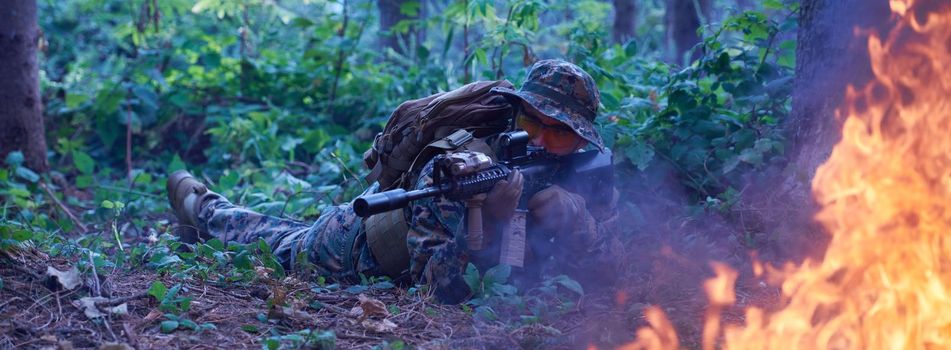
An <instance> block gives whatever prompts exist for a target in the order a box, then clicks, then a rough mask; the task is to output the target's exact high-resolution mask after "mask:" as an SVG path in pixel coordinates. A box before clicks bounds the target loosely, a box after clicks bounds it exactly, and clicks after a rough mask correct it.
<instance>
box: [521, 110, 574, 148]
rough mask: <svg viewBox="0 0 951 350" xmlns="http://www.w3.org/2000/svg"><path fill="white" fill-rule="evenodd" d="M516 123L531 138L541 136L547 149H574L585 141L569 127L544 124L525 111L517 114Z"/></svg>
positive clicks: (559, 124)
mask: <svg viewBox="0 0 951 350" xmlns="http://www.w3.org/2000/svg"><path fill="white" fill-rule="evenodd" d="M516 123H517V124H518V127H519V128H521V129H522V130H525V131H526V132H528V135H529V136H530V137H531V138H532V139H535V138H537V137H541V139H542V142H543V143H544V145H545V148H548V149H549V151H555V150H567V149H571V150H574V149H577V148H579V147H581V146H582V145H583V144H584V143H585V139H583V138H581V137H580V136H578V134H576V133H575V131H574V130H572V129H571V128H570V127H568V126H567V125H564V124H561V123H558V124H556V125H552V124H545V123H544V122H542V121H541V120H540V119H538V118H537V117H535V116H532V115H529V114H525V113H520V114H519V116H518V119H517V120H516Z"/></svg>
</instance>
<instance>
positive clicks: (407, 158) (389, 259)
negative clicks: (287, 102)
mask: <svg viewBox="0 0 951 350" xmlns="http://www.w3.org/2000/svg"><path fill="white" fill-rule="evenodd" d="M494 87H505V88H512V83H509V82H508V81H506V80H498V81H477V82H474V83H470V84H468V85H465V86H462V87H460V88H458V89H455V90H452V91H449V92H443V93H438V94H435V95H430V96H427V97H423V98H420V99H416V100H409V101H406V102H403V103H402V104H400V105H399V107H397V108H396V110H394V111H393V114H391V115H390V119H389V121H387V123H386V127H385V128H384V129H383V132H381V133H379V134H377V135H376V138H375V139H374V140H373V146H372V147H370V149H369V150H367V151H366V153H364V154H363V161H364V165H366V167H367V168H368V169H370V174H369V175H367V177H366V179H367V181H368V182H370V183H373V182H374V181H376V182H377V183H379V185H380V186H379V190H380V191H385V190H390V189H394V188H400V187H401V188H404V189H411V188H412V187H413V186H414V185H415V180H416V178H417V177H418V176H419V172H420V170H421V168H422V167H423V165H425V164H426V163H427V162H428V161H429V160H430V159H432V158H433V157H435V156H436V154H437V153H439V152H442V151H453V150H457V149H471V150H475V151H480V152H483V153H487V152H491V150H490V149H489V147H488V145H486V144H485V142H483V141H482V140H481V138H484V137H487V136H490V135H492V134H496V133H499V132H502V131H504V130H505V129H506V128H508V127H509V125H510V122H511V119H510V118H511V115H512V105H511V104H510V103H509V102H508V100H507V99H506V98H505V97H504V96H502V95H500V94H496V93H493V92H491V90H492V88H494ZM487 154H488V153H487ZM363 224H364V227H365V229H366V238H367V244H368V245H369V247H370V251H371V252H372V253H373V256H374V257H375V258H376V259H377V261H378V262H379V264H380V270H381V271H382V272H383V273H384V274H386V275H387V276H390V277H392V278H394V279H396V278H399V276H401V275H402V274H403V273H404V272H405V271H406V269H407V268H408V267H409V261H410V256H409V251H408V250H407V249H406V233H407V232H408V231H409V225H408V224H407V222H406V217H405V216H404V212H403V210H402V209H397V210H392V211H388V212H385V213H380V214H376V215H373V216H370V217H368V218H366V219H365V220H364V223H363Z"/></svg>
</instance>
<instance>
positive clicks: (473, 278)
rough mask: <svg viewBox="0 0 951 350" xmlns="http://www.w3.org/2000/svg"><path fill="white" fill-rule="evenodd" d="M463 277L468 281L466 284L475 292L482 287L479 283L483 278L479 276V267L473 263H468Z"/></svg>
mask: <svg viewBox="0 0 951 350" xmlns="http://www.w3.org/2000/svg"><path fill="white" fill-rule="evenodd" d="M462 279H463V280H465V281H466V284H467V285H469V290H471V291H472V292H473V293H476V292H477V291H478V290H479V289H480V288H479V283H480V282H481V280H482V279H481V278H480V276H479V269H478V268H477V267H476V266H475V265H473V264H472V263H469V265H466V272H465V274H463V275H462Z"/></svg>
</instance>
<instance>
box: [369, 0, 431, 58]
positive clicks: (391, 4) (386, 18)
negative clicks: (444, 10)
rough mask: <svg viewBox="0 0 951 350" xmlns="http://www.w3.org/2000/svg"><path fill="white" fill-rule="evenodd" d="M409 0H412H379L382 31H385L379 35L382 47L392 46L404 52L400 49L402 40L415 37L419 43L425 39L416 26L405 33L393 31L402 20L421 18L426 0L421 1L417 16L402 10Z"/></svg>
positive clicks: (405, 40)
mask: <svg viewBox="0 0 951 350" xmlns="http://www.w3.org/2000/svg"><path fill="white" fill-rule="evenodd" d="M408 2H410V1H408V0H377V2H376V4H377V9H378V10H379V11H380V31H381V32H383V34H381V35H380V37H379V43H380V46H381V48H391V49H393V50H395V51H396V52H400V53H404V52H402V50H401V49H400V41H403V42H407V43H408V42H409V39H410V38H415V39H416V42H417V43H419V42H421V41H422V40H423V36H422V32H421V31H419V30H417V29H416V28H415V27H413V28H410V30H409V31H408V32H405V33H395V32H393V29H394V28H393V26H395V25H396V24H397V23H400V21H402V20H411V19H418V18H421V15H422V12H423V7H424V5H425V2H424V1H419V9H418V11H417V13H416V16H407V15H405V14H403V13H402V12H401V11H400V7H402V6H403V5H404V4H406V3H408ZM410 49H412V48H410ZM404 54H405V53H404Z"/></svg>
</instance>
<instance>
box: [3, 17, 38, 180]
mask: <svg viewBox="0 0 951 350" xmlns="http://www.w3.org/2000/svg"><path fill="white" fill-rule="evenodd" d="M36 15H37V13H36V1H35V0H14V1H4V4H3V6H0V157H6V155H7V154H8V153H9V152H11V151H15V150H21V151H23V155H24V158H25V160H26V165H27V166H28V167H30V168H31V169H33V170H37V171H46V170H47V166H48V165H47V162H46V135H45V132H44V128H43V113H42V110H41V107H42V106H41V105H42V101H41V100H40V87H39V66H38V65H37V58H36V55H37V52H36V51H37V50H36V49H37V43H38V41H39V38H40V30H39V26H37V22H36V21H37V17H36ZM0 159H2V158H0Z"/></svg>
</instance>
